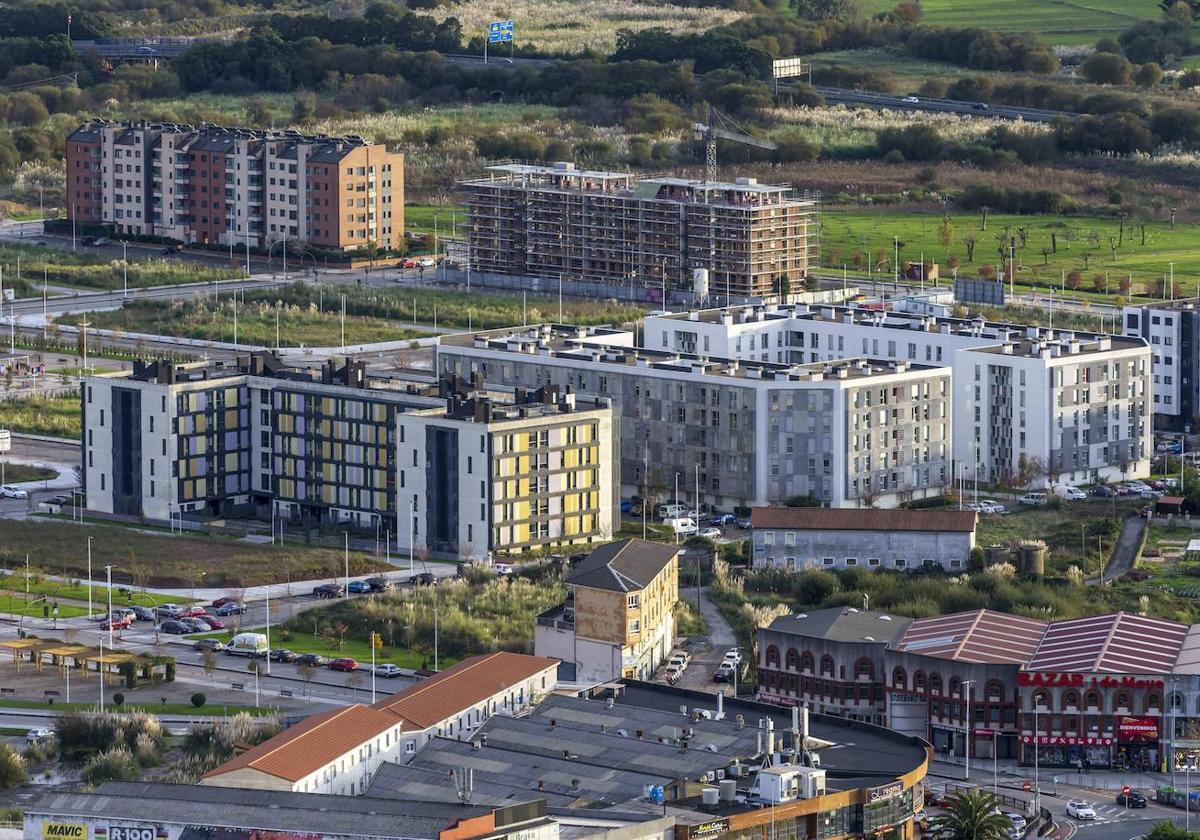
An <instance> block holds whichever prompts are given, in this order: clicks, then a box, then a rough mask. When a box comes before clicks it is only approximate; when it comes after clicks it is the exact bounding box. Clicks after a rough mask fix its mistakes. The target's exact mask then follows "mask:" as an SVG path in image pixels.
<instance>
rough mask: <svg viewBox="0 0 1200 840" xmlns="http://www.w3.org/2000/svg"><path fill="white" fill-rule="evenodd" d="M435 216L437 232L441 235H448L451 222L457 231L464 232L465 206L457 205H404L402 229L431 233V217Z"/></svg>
mask: <svg viewBox="0 0 1200 840" xmlns="http://www.w3.org/2000/svg"><path fill="white" fill-rule="evenodd" d="M435 216H436V217H437V232H438V233H439V234H440V235H441V236H449V235H450V228H451V227H452V224H457V225H458V228H459V231H460V232H462V233H465V232H466V227H465V225H466V221H467V208H466V207H460V206H458V205H454V204H451V205H448V206H446V207H438V206H436V205H430V204H406V205H404V229H405V230H406V231H412V232H413V233H430V234H432V233H433V219H434V217H435Z"/></svg>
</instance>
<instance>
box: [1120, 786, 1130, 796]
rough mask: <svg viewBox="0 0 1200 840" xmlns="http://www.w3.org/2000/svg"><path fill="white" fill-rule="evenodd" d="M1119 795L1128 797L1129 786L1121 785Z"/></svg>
mask: <svg viewBox="0 0 1200 840" xmlns="http://www.w3.org/2000/svg"><path fill="white" fill-rule="evenodd" d="M1121 793H1123V794H1125V795H1126V796H1128V795H1129V785H1122V786H1121Z"/></svg>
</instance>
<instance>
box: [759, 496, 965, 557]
mask: <svg viewBox="0 0 1200 840" xmlns="http://www.w3.org/2000/svg"><path fill="white" fill-rule="evenodd" d="M977 519H978V514H976V513H975V511H971V510H963V511H956V510H887V511H873V510H872V511H868V510H834V509H830V508H808V507H805V508H801V507H766V508H754V509H753V510H751V511H750V529H751V534H750V543H751V546H752V552H753V554H752V557H751V562H752V564H753V565H754V566H755V567H758V568H764V567H773V568H783V569H793V570H800V569H813V568H821V569H845V568H848V567H852V566H863V567H866V568H868V569H885V568H886V569H905V570H911V569H925V568H931V567H940V568H942V569H945V570H946V571H956V570H961V569H965V568H966V567H967V561H968V560H970V557H971V549H972V548H974V547H975V523H976V520H977Z"/></svg>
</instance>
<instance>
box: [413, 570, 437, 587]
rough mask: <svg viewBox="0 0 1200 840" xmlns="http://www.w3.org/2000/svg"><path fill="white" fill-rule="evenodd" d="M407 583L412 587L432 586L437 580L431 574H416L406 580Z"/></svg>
mask: <svg viewBox="0 0 1200 840" xmlns="http://www.w3.org/2000/svg"><path fill="white" fill-rule="evenodd" d="M408 582H409V583H411V584H412V585H413V586H433V585H434V584H436V583H437V578H436V577H434V575H433V572H418V573H417V574H415V575H413V576H412V577H410V578H409V579H408Z"/></svg>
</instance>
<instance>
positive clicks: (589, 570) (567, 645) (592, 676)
mask: <svg viewBox="0 0 1200 840" xmlns="http://www.w3.org/2000/svg"><path fill="white" fill-rule="evenodd" d="M678 555H679V549H678V547H677V546H673V545H663V544H661V543H652V542H647V541H646V540H621V541H620V542H615V543H610V544H608V545H605V546H601V547H600V548H597V549H594V550H593V551H592V552H591V553H590V554H588V556H587V557H586V558H584V559H583V560H582V561H581V562H580V563H579V565H578V566H577V567H576V568H575V570H574V571H573V572H572V573H571V575H570V577H568V578H567V598H566V600H565V601H564V602H563V603H562V604H559V605H558V606H556V607H553V608H551V609H549V610H547V611H546V612H544V613H542V614H541V615H540V616H538V619H537V625H536V626H535V627H534V650H535V651H536V652H537V654H538V655H539V656H548V657H554V658H555V659H558V660H562V661H563V662H564V663H565V664H567V665H568V666H569V668H568V670H569V671H570V672H573V674H572V679H573V681H575V682H581V683H599V682H608V681H610V680H616V679H621V678H623V677H629V678H632V679H649V678H650V677H651V676H652V675H653V674H654V671H655V669H656V668H658V666H659V665H661V664H663V663H664V662H666V661H667V657H668V656H669V655H670V652H671V647H672V645H673V644H674V641H675V604H676V602H677V601H678V600H679V560H678Z"/></svg>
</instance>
